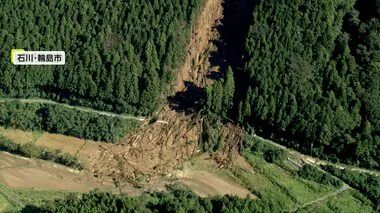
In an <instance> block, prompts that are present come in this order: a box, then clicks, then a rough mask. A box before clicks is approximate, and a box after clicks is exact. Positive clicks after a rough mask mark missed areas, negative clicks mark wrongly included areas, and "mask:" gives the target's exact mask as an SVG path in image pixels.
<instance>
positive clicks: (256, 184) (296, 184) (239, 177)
mask: <svg viewBox="0 0 380 213" xmlns="http://www.w3.org/2000/svg"><path fill="white" fill-rule="evenodd" d="M244 157H245V158H246V160H247V161H248V163H249V164H251V166H250V167H249V168H248V166H242V165H243V162H235V164H234V165H232V166H230V167H228V168H223V169H217V168H216V167H215V166H213V165H211V164H204V163H202V161H200V160H197V158H194V159H192V161H191V162H190V166H193V167H198V168H202V169H206V170H208V171H210V172H212V173H214V174H217V175H218V176H221V177H225V178H227V179H230V180H232V181H234V182H236V183H239V184H240V185H242V186H244V187H246V188H247V189H249V190H250V191H251V192H252V193H253V194H255V195H256V196H257V197H258V198H260V199H263V200H268V201H272V202H274V203H276V204H277V205H279V206H281V208H283V209H284V210H291V209H295V208H297V207H299V206H301V205H302V204H304V203H307V202H309V201H313V200H315V199H317V198H320V197H322V196H324V195H326V194H329V193H331V192H334V191H335V190H337V188H335V187H332V186H327V185H322V184H319V183H316V182H313V181H309V180H304V179H302V178H299V177H297V176H296V175H294V173H295V171H297V170H298V168H297V167H295V166H293V165H292V164H290V163H288V162H286V161H284V162H283V165H282V166H281V167H280V166H278V165H276V164H270V163H268V162H266V161H265V160H264V159H263V158H262V157H260V156H256V155H253V154H250V153H244Z"/></svg>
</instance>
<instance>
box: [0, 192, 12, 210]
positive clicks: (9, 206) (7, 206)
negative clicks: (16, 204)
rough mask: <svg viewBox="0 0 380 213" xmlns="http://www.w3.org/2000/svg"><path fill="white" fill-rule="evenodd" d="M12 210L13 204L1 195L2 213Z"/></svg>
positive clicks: (0, 205)
mask: <svg viewBox="0 0 380 213" xmlns="http://www.w3.org/2000/svg"><path fill="white" fill-rule="evenodd" d="M11 209H13V206H12V204H11V203H10V202H9V201H8V200H7V199H6V198H5V197H4V196H3V195H2V194H0V212H7V211H10V210H11Z"/></svg>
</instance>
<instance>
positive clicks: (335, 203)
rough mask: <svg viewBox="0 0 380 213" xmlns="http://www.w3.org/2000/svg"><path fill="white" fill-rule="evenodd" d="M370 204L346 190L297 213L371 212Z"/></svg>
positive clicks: (357, 194) (368, 201)
mask: <svg viewBox="0 0 380 213" xmlns="http://www.w3.org/2000/svg"><path fill="white" fill-rule="evenodd" d="M372 211H373V209H372V203H371V201H370V200H368V199H367V198H366V197H365V196H364V195H363V194H361V193H360V192H358V191H356V190H348V191H345V192H342V193H341V194H338V195H336V196H334V197H331V198H329V199H326V200H323V201H321V202H317V203H315V204H312V205H310V206H307V207H305V208H303V209H298V210H297V212H298V213H301V212H302V213H304V212H305V213H306V212H315V213H320V212H321V213H322V212H345V213H357V212H372Z"/></svg>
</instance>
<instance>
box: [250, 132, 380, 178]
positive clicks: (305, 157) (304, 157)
mask: <svg viewBox="0 0 380 213" xmlns="http://www.w3.org/2000/svg"><path fill="white" fill-rule="evenodd" d="M253 136H254V137H255V138H257V139H259V140H261V141H264V142H266V143H269V144H271V145H273V146H275V147H278V148H280V149H282V150H285V151H287V152H289V153H291V154H295V155H297V156H299V157H300V158H301V159H302V160H303V161H304V162H305V163H307V164H312V165H326V164H329V165H332V166H335V167H337V168H340V169H348V170H352V171H359V172H362V173H367V174H372V175H375V176H380V172H379V171H374V170H368V169H363V168H360V167H354V166H347V165H341V164H334V163H331V162H328V161H324V160H320V159H318V158H315V157H311V156H308V155H304V154H301V153H299V152H296V151H293V150H291V149H289V148H287V147H285V146H283V145H281V144H278V143H275V142H273V141H271V140H268V139H265V138H262V137H260V136H258V135H253ZM289 159H290V158H289ZM289 159H288V160H289ZM289 161H292V162H291V163H293V160H292V159H290V160H289Z"/></svg>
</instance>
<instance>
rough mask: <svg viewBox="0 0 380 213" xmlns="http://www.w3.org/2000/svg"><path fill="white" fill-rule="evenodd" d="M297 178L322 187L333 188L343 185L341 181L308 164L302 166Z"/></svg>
mask: <svg viewBox="0 0 380 213" xmlns="http://www.w3.org/2000/svg"><path fill="white" fill-rule="evenodd" d="M298 176H299V177H301V178H303V179H306V180H311V181H315V182H317V183H321V184H324V185H331V186H334V187H341V186H342V185H343V184H342V181H340V180H338V179H336V178H334V177H333V176H331V175H330V174H329V173H326V172H323V171H321V170H319V169H318V168H316V167H314V166H311V165H308V164H306V165H304V166H303V167H302V168H301V169H300V170H299V171H298Z"/></svg>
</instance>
